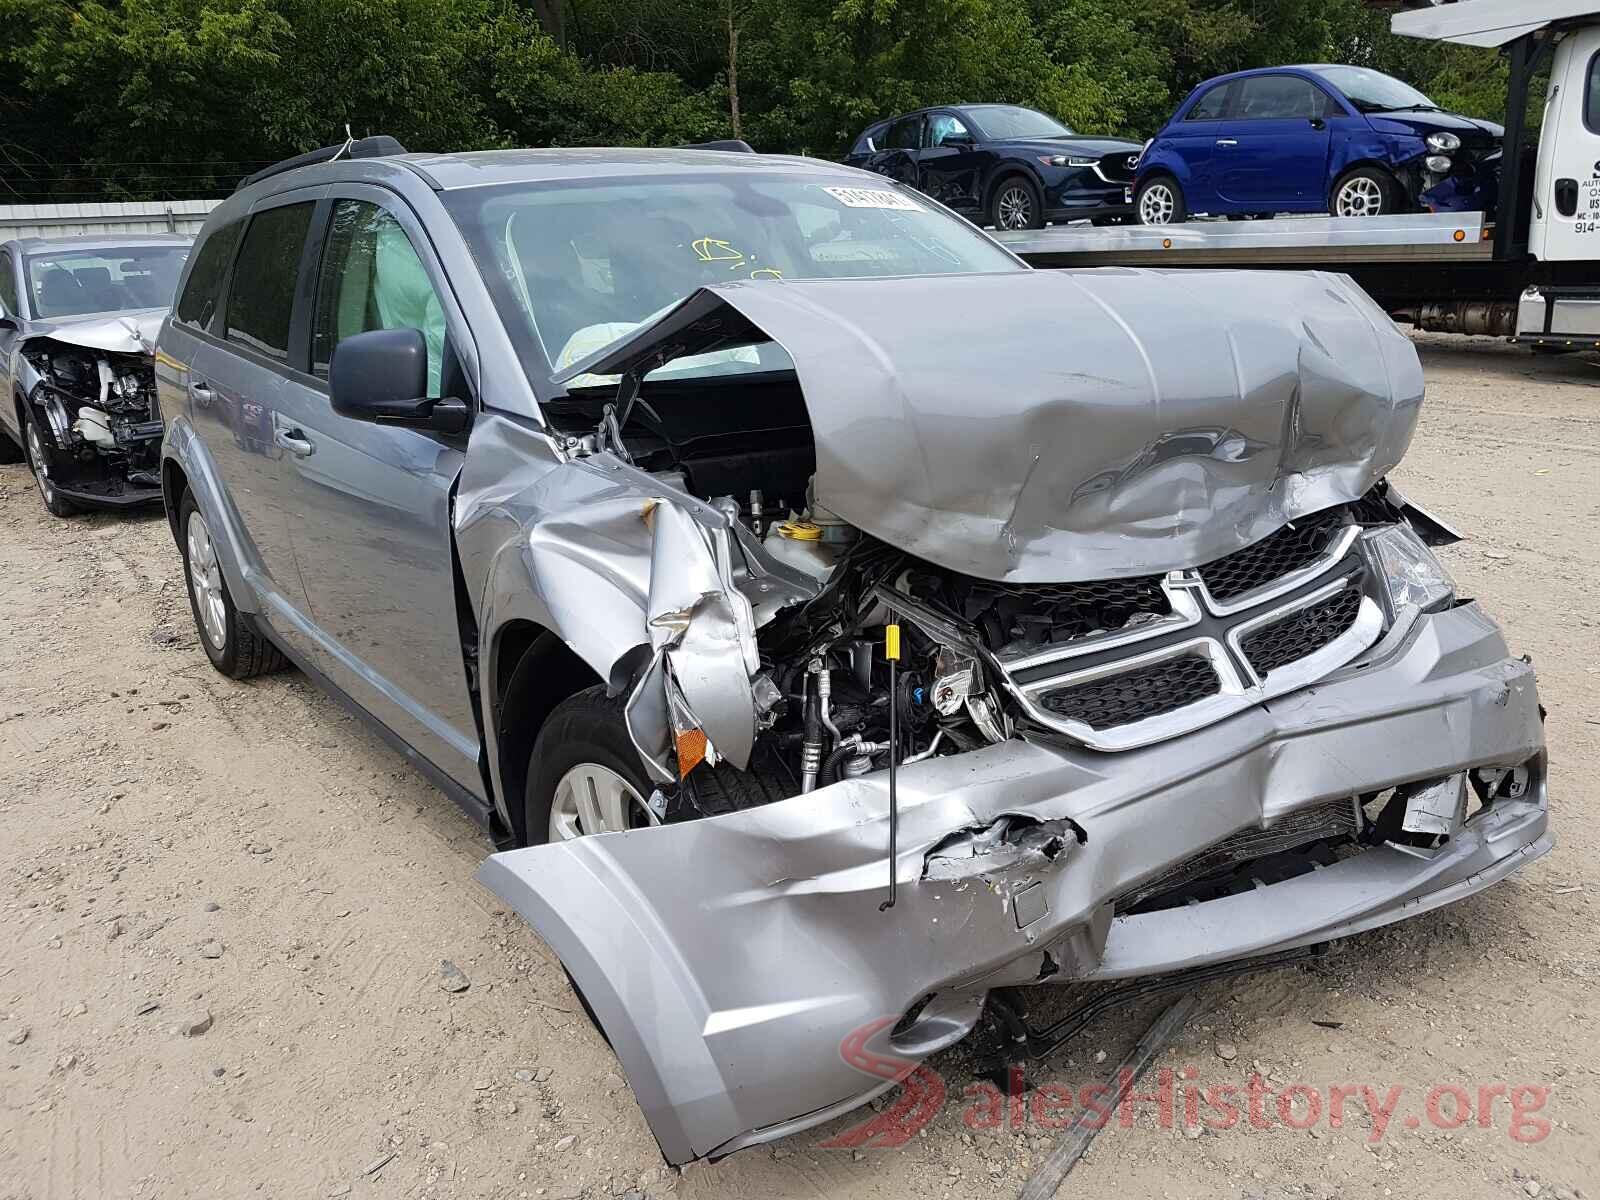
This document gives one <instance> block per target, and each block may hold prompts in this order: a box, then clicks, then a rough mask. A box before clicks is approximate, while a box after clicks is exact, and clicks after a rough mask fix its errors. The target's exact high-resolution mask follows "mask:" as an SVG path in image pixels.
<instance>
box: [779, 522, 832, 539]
mask: <svg viewBox="0 0 1600 1200" xmlns="http://www.w3.org/2000/svg"><path fill="white" fill-rule="evenodd" d="M778 533H779V535H780V536H782V537H786V538H793V539H794V540H795V541H797V542H820V541H821V540H822V526H821V525H817V524H814V523H813V522H811V521H780V522H779V523H778Z"/></svg>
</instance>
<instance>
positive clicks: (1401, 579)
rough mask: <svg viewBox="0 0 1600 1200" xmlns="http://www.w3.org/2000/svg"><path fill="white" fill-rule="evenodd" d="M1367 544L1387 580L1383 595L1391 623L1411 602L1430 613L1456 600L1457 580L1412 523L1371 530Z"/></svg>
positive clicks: (1370, 562)
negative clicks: (1424, 542) (1414, 530)
mask: <svg viewBox="0 0 1600 1200" xmlns="http://www.w3.org/2000/svg"><path fill="white" fill-rule="evenodd" d="M1365 543H1366V554H1367V562H1368V565H1369V566H1370V567H1371V568H1372V571H1373V574H1374V575H1375V576H1376V577H1377V578H1378V579H1380V580H1382V581H1383V585H1384V586H1383V594H1382V596H1381V597H1380V598H1381V599H1382V601H1383V605H1384V608H1385V609H1386V610H1387V611H1388V617H1389V620H1390V621H1391V622H1392V621H1393V620H1394V619H1395V617H1396V616H1397V615H1398V614H1399V612H1400V611H1401V609H1403V608H1404V607H1405V606H1406V605H1408V604H1409V605H1412V606H1414V607H1416V608H1418V609H1420V610H1421V611H1423V612H1430V611H1432V610H1434V609H1437V608H1442V607H1444V606H1445V605H1447V604H1448V603H1450V601H1452V600H1454V599H1455V595H1456V584H1455V580H1453V579H1451V578H1450V573H1449V572H1448V571H1446V570H1445V569H1444V567H1443V566H1441V565H1440V563H1439V560H1438V559H1437V558H1435V557H1434V556H1433V551H1432V550H1429V549H1428V548H1427V547H1426V546H1425V545H1423V544H1422V539H1421V538H1419V537H1418V536H1417V535H1416V534H1415V533H1413V532H1412V530H1411V528H1410V526H1407V525H1385V526H1384V527H1383V528H1381V529H1373V530H1369V531H1368V532H1367V534H1366V538H1365Z"/></svg>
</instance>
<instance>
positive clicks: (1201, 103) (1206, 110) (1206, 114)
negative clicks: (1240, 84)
mask: <svg viewBox="0 0 1600 1200" xmlns="http://www.w3.org/2000/svg"><path fill="white" fill-rule="evenodd" d="M1232 86H1233V85H1232V84H1230V83H1223V84H1219V85H1217V86H1216V87H1214V88H1212V89H1211V90H1210V91H1209V92H1207V93H1206V94H1205V95H1204V96H1201V97H1200V99H1199V100H1197V101H1196V102H1195V106H1194V107H1193V108H1191V109H1190V110H1189V115H1188V116H1187V117H1185V118H1184V120H1186V121H1220V120H1222V114H1223V113H1224V112H1226V111H1227V108H1228V89H1229V88H1231V87H1232Z"/></svg>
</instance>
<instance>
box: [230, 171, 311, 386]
mask: <svg viewBox="0 0 1600 1200" xmlns="http://www.w3.org/2000/svg"><path fill="white" fill-rule="evenodd" d="M310 228H311V202H310V201H309V200H308V201H306V202H305V203H304V204H286V205H284V206H283V207H282V208H269V209H267V211H266V212H259V213H256V215H255V216H253V217H251V218H250V227H249V229H247V230H246V231H245V235H244V245H243V246H241V247H240V248H239V260H238V262H237V263H235V264H234V268H233V286H231V287H230V288H229V289H228V322H227V335H226V336H227V338H228V340H229V341H230V342H237V343H239V344H240V345H241V346H246V347H248V348H250V349H251V350H254V351H255V352H256V353H258V354H264V355H266V356H267V357H268V358H275V359H277V360H279V361H280V362H284V361H287V360H288V358H289V318H290V317H291V316H292V315H293V313H294V285H295V276H296V273H297V272H298V270H299V267H300V252H301V250H302V249H303V248H304V246H305V243H306V231H307V230H308V229H310Z"/></svg>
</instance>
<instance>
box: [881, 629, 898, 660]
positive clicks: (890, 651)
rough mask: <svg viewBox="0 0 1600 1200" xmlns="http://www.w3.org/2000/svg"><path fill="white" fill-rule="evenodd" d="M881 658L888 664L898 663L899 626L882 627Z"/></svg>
mask: <svg viewBox="0 0 1600 1200" xmlns="http://www.w3.org/2000/svg"><path fill="white" fill-rule="evenodd" d="M883 656H884V658H886V659H888V660H889V661H890V662H899V661H900V626H898V625H885V626H884V627H883Z"/></svg>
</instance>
